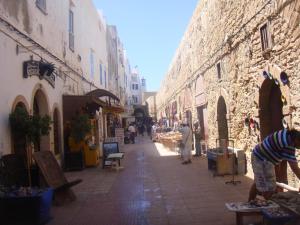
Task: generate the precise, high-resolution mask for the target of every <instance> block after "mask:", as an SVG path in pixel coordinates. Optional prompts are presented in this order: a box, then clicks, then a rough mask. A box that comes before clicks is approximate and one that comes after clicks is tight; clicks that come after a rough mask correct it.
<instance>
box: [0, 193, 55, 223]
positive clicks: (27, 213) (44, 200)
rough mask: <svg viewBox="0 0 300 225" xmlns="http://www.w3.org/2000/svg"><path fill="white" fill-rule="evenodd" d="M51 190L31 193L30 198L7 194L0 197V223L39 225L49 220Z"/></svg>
mask: <svg viewBox="0 0 300 225" xmlns="http://www.w3.org/2000/svg"><path fill="white" fill-rule="evenodd" d="M52 198H53V189H51V188H48V189H45V190H43V191H39V192H36V193H33V194H32V195H31V196H16V195H14V194H13V193H8V194H6V195H5V196H2V197H0V222H1V224H2V223H3V225H14V224H16V225H17V224H22V225H25V224H26V225H27V224H28V225H29V224H30V225H41V224H46V223H47V222H48V221H49V220H50V219H51V217H50V208H51V204H52Z"/></svg>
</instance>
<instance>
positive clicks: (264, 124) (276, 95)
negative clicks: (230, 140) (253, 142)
mask: <svg viewBox="0 0 300 225" xmlns="http://www.w3.org/2000/svg"><path fill="white" fill-rule="evenodd" d="M259 108H260V110H259V119H260V135H261V140H263V139H264V138H265V137H267V136H268V135H269V134H271V133H273V132H275V131H278V130H281V129H283V125H282V119H283V112H282V108H283V103H282V100H281V90H280V87H279V86H278V85H276V84H275V82H274V80H270V79H266V80H265V81H264V82H263V84H262V86H261V89H260V91H259ZM275 171H276V179H277V181H279V182H284V183H287V162H286V161H283V162H282V163H281V164H280V165H279V166H276V168H275Z"/></svg>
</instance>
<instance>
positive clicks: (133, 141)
mask: <svg viewBox="0 0 300 225" xmlns="http://www.w3.org/2000/svg"><path fill="white" fill-rule="evenodd" d="M128 130H129V132H130V140H131V143H132V144H134V143H135V140H134V139H135V132H136V131H135V127H134V126H133V124H130V126H129V127H128Z"/></svg>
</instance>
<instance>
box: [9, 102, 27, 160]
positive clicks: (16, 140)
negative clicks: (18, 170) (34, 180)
mask: <svg viewBox="0 0 300 225" xmlns="http://www.w3.org/2000/svg"><path fill="white" fill-rule="evenodd" d="M17 108H23V109H25V110H26V112H27V113H28V110H27V108H26V105H25V104H24V103H23V102H18V103H16V105H15V108H14V111H15V110H16V109H17ZM11 140H12V148H13V152H14V154H17V155H21V156H23V157H24V158H25V157H26V148H27V146H26V144H27V143H26V138H25V137H24V136H23V135H20V134H17V133H12V134H11Z"/></svg>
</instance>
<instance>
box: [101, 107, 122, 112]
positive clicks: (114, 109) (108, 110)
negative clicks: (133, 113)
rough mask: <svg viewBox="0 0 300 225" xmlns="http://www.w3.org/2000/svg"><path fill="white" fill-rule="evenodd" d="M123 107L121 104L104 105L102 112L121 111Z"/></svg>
mask: <svg viewBox="0 0 300 225" xmlns="http://www.w3.org/2000/svg"><path fill="white" fill-rule="evenodd" d="M124 111H125V110H124V108H123V107H121V106H104V107H103V113H122V112H124Z"/></svg>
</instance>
